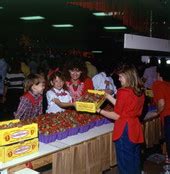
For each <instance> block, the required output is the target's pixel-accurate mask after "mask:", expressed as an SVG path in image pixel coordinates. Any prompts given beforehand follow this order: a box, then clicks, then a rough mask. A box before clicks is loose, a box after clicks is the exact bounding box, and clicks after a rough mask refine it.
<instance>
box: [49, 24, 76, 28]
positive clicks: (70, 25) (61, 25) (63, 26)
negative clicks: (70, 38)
mask: <svg viewBox="0 0 170 174" xmlns="http://www.w3.org/2000/svg"><path fill="white" fill-rule="evenodd" d="M52 26H53V27H57V28H67V27H73V26H74V25H72V24H54V25H52Z"/></svg>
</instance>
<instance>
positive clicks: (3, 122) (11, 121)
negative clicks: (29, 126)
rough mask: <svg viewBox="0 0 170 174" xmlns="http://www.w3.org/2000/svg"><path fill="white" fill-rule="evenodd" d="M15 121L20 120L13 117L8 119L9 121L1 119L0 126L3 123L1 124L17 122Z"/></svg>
mask: <svg viewBox="0 0 170 174" xmlns="http://www.w3.org/2000/svg"><path fill="white" fill-rule="evenodd" d="M17 122H20V120H19V119H15V120H9V121H1V122H0V126H1V125H3V124H10V123H17Z"/></svg>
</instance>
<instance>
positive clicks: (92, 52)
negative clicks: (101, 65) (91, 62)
mask: <svg viewBox="0 0 170 174" xmlns="http://www.w3.org/2000/svg"><path fill="white" fill-rule="evenodd" d="M102 52H103V51H92V53H102Z"/></svg>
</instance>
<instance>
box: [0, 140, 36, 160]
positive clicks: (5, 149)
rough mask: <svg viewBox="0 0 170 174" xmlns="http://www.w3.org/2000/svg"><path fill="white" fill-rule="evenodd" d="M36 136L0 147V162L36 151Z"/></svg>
mask: <svg viewBox="0 0 170 174" xmlns="http://www.w3.org/2000/svg"><path fill="white" fill-rule="evenodd" d="M38 148H39V142H38V138H34V139H31V140H27V141H23V142H20V143H15V144H12V145H7V146H2V147H0V162H7V161H10V160H13V159H16V158H19V157H22V156H26V155H29V154H32V153H35V152H37V151H38Z"/></svg>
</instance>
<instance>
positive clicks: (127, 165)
mask: <svg viewBox="0 0 170 174" xmlns="http://www.w3.org/2000/svg"><path fill="white" fill-rule="evenodd" d="M117 74H118V75H119V81H120V83H121V86H122V87H121V88H120V89H118V91H117V98H116V99H114V98H113V97H112V96H111V95H110V94H107V93H106V98H107V99H108V100H109V101H110V102H111V103H112V104H113V105H115V106H114V110H113V111H112V112H109V111H106V110H103V109H98V110H97V112H98V113H99V114H101V115H103V116H105V117H108V118H111V119H113V120H115V124H114V132H113V141H114V142H115V147H116V156H117V163H118V169H119V173H120V174H126V173H128V174H139V173H141V172H140V143H143V141H144V140H143V133H142V126H141V124H140V122H139V116H140V115H141V112H142V108H143V104H144V87H143V85H142V83H141V82H140V78H139V77H138V75H137V72H136V69H135V68H134V67H133V66H129V65H122V67H120V69H119V70H118V72H117Z"/></svg>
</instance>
